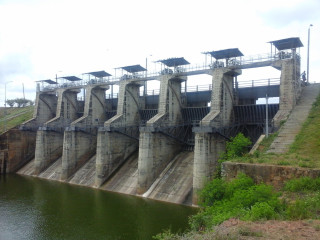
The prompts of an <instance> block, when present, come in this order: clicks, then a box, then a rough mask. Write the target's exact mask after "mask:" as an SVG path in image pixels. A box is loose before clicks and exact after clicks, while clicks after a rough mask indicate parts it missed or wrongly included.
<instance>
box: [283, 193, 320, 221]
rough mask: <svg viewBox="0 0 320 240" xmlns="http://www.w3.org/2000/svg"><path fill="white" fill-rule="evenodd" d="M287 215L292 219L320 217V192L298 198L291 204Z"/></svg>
mask: <svg viewBox="0 0 320 240" xmlns="http://www.w3.org/2000/svg"><path fill="white" fill-rule="evenodd" d="M286 215H287V216H286V217H287V218H288V219H291V220H298V219H306V218H317V219H318V218H319V217H320V193H317V194H316V195H315V196H313V197H307V198H306V199H298V200H296V201H295V202H294V203H293V204H291V205H289V206H288V208H287V211H286Z"/></svg>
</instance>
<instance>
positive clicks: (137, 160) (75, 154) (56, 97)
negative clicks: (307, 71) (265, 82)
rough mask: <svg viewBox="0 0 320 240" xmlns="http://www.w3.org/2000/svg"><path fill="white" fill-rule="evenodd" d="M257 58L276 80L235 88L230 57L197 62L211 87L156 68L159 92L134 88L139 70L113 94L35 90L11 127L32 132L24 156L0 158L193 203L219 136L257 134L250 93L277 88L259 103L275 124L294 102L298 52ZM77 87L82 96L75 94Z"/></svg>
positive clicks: (44, 174) (41, 173)
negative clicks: (220, 63)
mask: <svg viewBox="0 0 320 240" xmlns="http://www.w3.org/2000/svg"><path fill="white" fill-rule="evenodd" d="M265 65H266V66H272V67H275V68H276V69H278V70H280V71H281V78H280V85H278V87H276V86H272V87H271V86H266V87H264V88H262V87H261V86H258V87H257V88H256V91H255V90H254V88H253V89H252V91H251V90H248V89H243V90H241V89H238V88H237V84H236V79H237V76H238V75H240V74H241V73H242V71H241V69H243V68H245V67H244V66H241V65H240V66H238V67H235V66H232V67H228V66H227V67H219V68H211V69H207V70H206V73H207V74H209V75H210V76H211V77H212V89H211V90H210V91H206V92H203V93H201V92H199V93H198V94H194V93H188V92H182V83H184V82H186V81H187V74H184V73H181V72H174V73H173V72H167V73H163V74H161V75H159V76H158V77H157V80H158V81H159V82H160V92H159V95H158V96H157V97H152V98H148V96H145V95H144V96H141V94H140V88H141V87H142V86H143V85H144V81H145V79H140V78H126V79H122V80H120V81H119V82H118V83H117V84H118V85H119V93H118V96H117V99H114V98H107V97H106V90H107V89H109V88H110V86H112V84H114V83H112V84H111V83H110V82H95V83H92V84H88V85H85V86H69V87H63V88H57V89H54V90H48V91H39V92H38V93H37V98H36V107H35V113H34V118H33V119H32V120H30V121H28V122H26V123H24V124H23V125H22V126H21V128H20V129H21V130H20V132H21V134H22V133H23V134H24V135H26V134H29V135H33V136H34V137H33V138H30V141H29V145H28V146H26V147H24V149H29V150H28V156H27V155H23V154H20V155H19V156H17V155H16V156H13V155H11V158H10V159H11V160H10V161H9V160H8V162H17V163H18V164H16V165H15V167H12V168H10V169H7V171H8V172H17V173H18V174H23V175H29V176H33V177H39V178H44V179H49V180H55V181H61V182H66V183H71V184H77V185H82V186H88V187H94V188H99V189H103V190H107V191H114V192H118V193H123V194H130V195H137V196H141V197H146V198H150V199H155V200H161V201H167V202H172V203H177V204H187V205H191V204H196V203H197V194H196V193H197V191H198V190H199V189H201V188H202V187H203V185H204V184H205V183H206V182H207V181H208V180H210V179H212V177H213V174H214V172H215V169H216V167H217V160H218V158H219V155H220V154H221V153H222V152H223V151H224V150H225V142H226V140H227V139H228V137H230V136H233V135H234V134H236V133H237V132H239V131H242V130H244V129H245V130H246V131H247V133H248V134H249V135H250V133H252V132H254V133H255V134H256V135H259V134H261V133H262V131H263V124H264V122H263V121H264V118H265V115H264V114H265V112H266V106H265V105H264V106H261V105H260V106H259V105H255V101H256V100H257V98H258V97H261V96H262V97H263V96H265V94H266V92H267V93H270V94H275V95H277V94H278V95H280V103H279V105H269V107H268V109H267V111H268V112H269V117H270V122H271V119H272V118H273V116H275V117H274V119H273V121H274V124H275V126H277V124H278V123H280V121H281V120H282V119H285V118H286V117H287V116H288V114H289V113H290V111H291V109H292V108H293V107H294V106H295V104H296V101H297V99H298V97H299V94H300V92H301V81H300V61H297V59H296V56H295V55H294V54H293V55H292V57H291V58H288V59H276V60H275V61H272V62H267V63H265ZM254 66H256V65H254ZM261 66H264V65H263V64H260V65H259V66H258V67H261ZM246 67H248V68H252V67H253V66H246ZM192 74H193V73H192ZM263 89H264V90H263ZM80 91H85V99H84V101H80V100H78V94H79V93H80ZM259 94H260V95H259ZM293 95H294V97H293ZM115 103H116V104H115ZM208 103H211V105H210V107H208ZM248 103H250V104H248ZM248 116H250V117H249V118H248ZM248 119H250V120H248ZM239 126H240V127H239ZM241 126H245V128H241ZM248 134H247V135H248ZM10 144H11V143H9V145H8V149H12V148H13V145H12V146H10ZM3 161H4V160H3ZM3 161H2V162H3Z"/></svg>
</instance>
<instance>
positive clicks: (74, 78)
mask: <svg viewBox="0 0 320 240" xmlns="http://www.w3.org/2000/svg"><path fill="white" fill-rule="evenodd" d="M59 78H63V79H66V80H68V81H71V82H74V81H80V80H82V79H81V78H78V77H76V76H67V77H59Z"/></svg>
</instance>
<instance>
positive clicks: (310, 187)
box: [284, 177, 320, 192]
mask: <svg viewBox="0 0 320 240" xmlns="http://www.w3.org/2000/svg"><path fill="white" fill-rule="evenodd" d="M284 190H285V191H289V192H303V191H320V178H310V177H302V178H298V179H293V180H289V181H287V182H286V183H285V187H284Z"/></svg>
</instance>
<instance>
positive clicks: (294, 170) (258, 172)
mask: <svg viewBox="0 0 320 240" xmlns="http://www.w3.org/2000/svg"><path fill="white" fill-rule="evenodd" d="M239 173H244V174H246V175H247V176H249V177H251V178H252V179H253V180H254V181H255V182H256V183H261V182H264V183H266V184H269V185H272V186H274V187H275V188H276V189H280V188H282V187H283V186H284V183H285V182H286V181H287V180H291V179H295V178H299V177H312V178H315V177H319V176H320V169H310V168H300V167H290V166H277V165H265V164H250V163H234V162H224V163H223V164H222V176H223V177H224V178H225V179H226V180H227V181H228V180H231V179H233V178H235V177H236V176H237V175H238V174H239Z"/></svg>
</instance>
